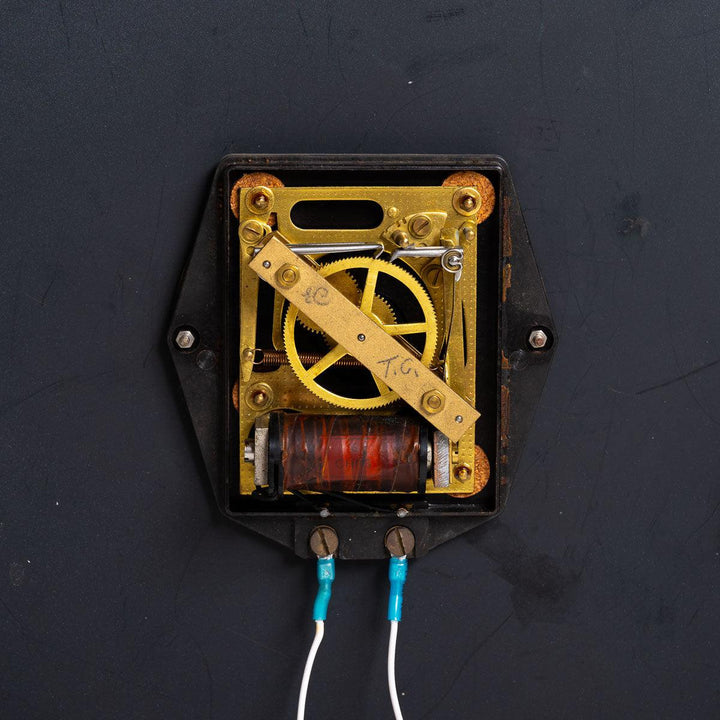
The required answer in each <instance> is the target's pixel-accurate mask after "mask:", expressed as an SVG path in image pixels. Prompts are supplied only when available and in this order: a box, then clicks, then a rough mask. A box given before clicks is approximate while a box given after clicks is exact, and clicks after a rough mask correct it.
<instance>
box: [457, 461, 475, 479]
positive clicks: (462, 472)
mask: <svg viewBox="0 0 720 720" xmlns="http://www.w3.org/2000/svg"><path fill="white" fill-rule="evenodd" d="M471 475H472V470H471V469H470V468H469V467H468V466H467V465H458V466H457V467H456V468H455V477H456V478H457V479H458V480H460V482H465V481H466V480H469V479H470V476H471Z"/></svg>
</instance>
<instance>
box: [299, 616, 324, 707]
mask: <svg viewBox="0 0 720 720" xmlns="http://www.w3.org/2000/svg"><path fill="white" fill-rule="evenodd" d="M324 635H325V623H324V622H323V621H322V620H316V621H315V639H314V640H313V643H312V645H311V646H310V652H309V653H308V656H307V661H306V663H305V672H304V673H303V678H302V683H301V684H300V698H299V699H298V711H297V720H304V719H305V701H306V700H307V693H308V685H310V673H311V672H312V668H313V663H314V662H315V656H316V655H317V651H318V648H319V647H320V643H321V642H322V640H323V636H324Z"/></svg>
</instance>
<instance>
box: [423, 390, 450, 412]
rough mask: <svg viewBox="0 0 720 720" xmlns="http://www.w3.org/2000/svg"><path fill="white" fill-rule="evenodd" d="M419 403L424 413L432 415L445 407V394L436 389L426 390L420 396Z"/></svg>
mask: <svg viewBox="0 0 720 720" xmlns="http://www.w3.org/2000/svg"><path fill="white" fill-rule="evenodd" d="M420 404H421V405H422V408H423V410H424V411H425V412H426V413H429V414H430V415H434V414H435V413H439V412H440V411H441V410H442V409H443V408H444V407H445V396H444V395H443V394H442V393H440V392H438V391H437V390H428V391H427V392H426V393H425V394H424V395H423V396H422V398H421V400H420Z"/></svg>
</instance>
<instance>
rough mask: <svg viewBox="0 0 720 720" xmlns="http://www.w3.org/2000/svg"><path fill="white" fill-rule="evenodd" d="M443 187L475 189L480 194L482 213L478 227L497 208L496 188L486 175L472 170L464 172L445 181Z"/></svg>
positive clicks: (479, 215) (457, 173)
mask: <svg viewBox="0 0 720 720" xmlns="http://www.w3.org/2000/svg"><path fill="white" fill-rule="evenodd" d="M442 186H443V187H474V188H475V189H476V190H477V191H478V192H479V193H480V212H478V214H477V222H478V225H479V224H480V223H481V222H484V221H485V220H487V219H488V217H489V216H490V213H491V212H492V211H493V209H494V208H495V188H494V187H493V184H492V183H491V182H490V180H488V179H487V178H486V177H485V176H484V175H482V174H480V173H479V172H474V171H472V170H463V171H462V172H456V173H453V174H452V175H450V176H448V177H446V178H445V180H443V184H442Z"/></svg>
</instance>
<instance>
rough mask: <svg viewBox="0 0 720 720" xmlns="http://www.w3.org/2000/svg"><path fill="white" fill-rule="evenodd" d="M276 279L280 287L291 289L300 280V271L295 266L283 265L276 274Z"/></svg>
mask: <svg viewBox="0 0 720 720" xmlns="http://www.w3.org/2000/svg"><path fill="white" fill-rule="evenodd" d="M275 279H276V280H277V281H278V284H279V285H282V286H283V287H286V288H290V287H292V286H293V285H295V283H296V282H297V281H298V280H299V279H300V271H299V270H298V269H297V267H296V266H295V265H283V266H282V267H281V268H280V269H279V270H278V271H277V272H276V273H275Z"/></svg>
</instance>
